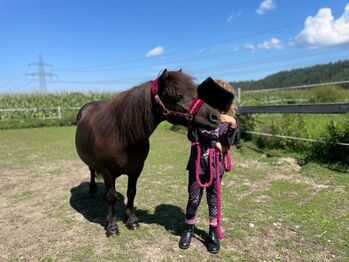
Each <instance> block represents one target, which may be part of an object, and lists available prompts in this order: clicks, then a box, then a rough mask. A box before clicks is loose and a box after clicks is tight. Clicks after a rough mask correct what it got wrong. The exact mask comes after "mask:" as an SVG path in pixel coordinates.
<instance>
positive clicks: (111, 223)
mask: <svg viewBox="0 0 349 262" xmlns="http://www.w3.org/2000/svg"><path fill="white" fill-rule="evenodd" d="M101 174H102V176H103V179H104V184H105V195H106V198H107V202H108V215H107V222H108V225H107V226H106V230H107V232H106V234H107V237H110V236H116V235H118V234H119V230H118V226H117V224H116V214H115V203H116V192H115V177H114V176H113V175H112V174H111V173H110V172H109V171H108V170H106V169H104V170H102V171H101Z"/></svg>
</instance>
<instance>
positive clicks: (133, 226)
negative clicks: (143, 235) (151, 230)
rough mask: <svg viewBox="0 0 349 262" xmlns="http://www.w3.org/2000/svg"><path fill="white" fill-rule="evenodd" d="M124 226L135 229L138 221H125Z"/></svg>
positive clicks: (137, 226)
mask: <svg viewBox="0 0 349 262" xmlns="http://www.w3.org/2000/svg"><path fill="white" fill-rule="evenodd" d="M126 227H127V228H128V229H129V230H135V229H137V228H139V223H138V221H135V222H132V223H126Z"/></svg>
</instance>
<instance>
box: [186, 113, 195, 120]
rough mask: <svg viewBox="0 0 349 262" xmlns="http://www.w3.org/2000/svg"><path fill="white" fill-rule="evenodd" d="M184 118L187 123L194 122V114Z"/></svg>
mask: <svg viewBox="0 0 349 262" xmlns="http://www.w3.org/2000/svg"><path fill="white" fill-rule="evenodd" d="M184 116H185V119H186V120H187V121H193V118H194V116H193V115H192V114H185V115H184Z"/></svg>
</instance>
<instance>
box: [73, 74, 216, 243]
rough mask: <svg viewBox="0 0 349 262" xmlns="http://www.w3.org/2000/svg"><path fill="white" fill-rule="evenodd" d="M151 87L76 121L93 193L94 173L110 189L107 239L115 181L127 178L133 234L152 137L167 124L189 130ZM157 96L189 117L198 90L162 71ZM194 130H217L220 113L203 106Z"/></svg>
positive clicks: (84, 111)
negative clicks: (136, 203)
mask: <svg viewBox="0 0 349 262" xmlns="http://www.w3.org/2000/svg"><path fill="white" fill-rule="evenodd" d="M151 88H152V82H151V81H149V82H146V83H144V84H142V85H139V86H136V87H134V88H132V89H130V90H128V91H125V92H122V93H120V94H118V95H117V96H115V97H114V98H113V99H111V100H110V101H97V102H90V103H88V104H86V105H84V106H83V107H82V108H81V109H80V111H79V113H78V117H77V130H76V140H75V143H76V149H77V152H78V154H79V156H80V158H81V159H82V161H83V162H85V164H86V165H87V166H88V167H89V168H90V171H91V182H90V193H92V194H93V193H95V192H96V190H97V186H96V183H95V174H96V172H97V173H98V174H101V175H102V177H103V179H104V183H105V186H106V198H107V202H108V209H109V210H108V216H107V221H108V225H107V227H106V231H107V236H111V235H116V234H117V233H118V228H117V224H116V214H115V203H116V192H115V179H116V178H117V177H119V176H120V175H122V174H126V175H127V176H128V188H127V205H126V210H125V217H124V218H125V221H126V225H127V227H128V228H129V229H135V228H137V227H138V226H139V223H138V219H137V217H136V216H135V213H134V198H135V196H136V185H137V180H138V177H139V175H140V174H141V171H142V169H143V165H144V161H145V159H146V158H147V156H148V152H149V137H150V135H151V134H152V133H153V131H154V130H155V128H156V127H157V125H158V124H159V123H160V122H161V121H163V120H165V119H166V120H168V121H169V122H171V123H173V124H179V125H184V126H187V123H188V120H187V119H185V118H184V117H181V116H176V115H171V116H170V115H164V114H163V111H162V110H161V108H160V106H159V105H158V104H157V103H156V101H155V99H154V96H153V94H152V91H151ZM158 95H159V97H160V99H161V100H162V102H163V104H164V106H165V107H166V108H167V109H168V110H172V111H175V112H182V113H186V112H187V111H188V107H189V105H190V104H191V102H192V100H193V99H194V98H196V96H197V88H196V86H195V84H194V83H193V79H192V77H190V76H189V75H187V74H184V73H183V72H182V71H181V70H180V71H176V72H169V71H167V70H164V72H163V73H162V74H161V76H160V77H159V78H158ZM191 124H192V125H193V126H200V127H204V128H206V129H208V130H211V129H214V128H216V127H217V126H218V124H219V112H218V111H216V110H215V109H213V108H211V107H209V106H208V105H206V104H203V105H202V107H201V108H200V110H199V112H198V113H197V114H196V116H195V117H194V119H193V121H192V122H191Z"/></svg>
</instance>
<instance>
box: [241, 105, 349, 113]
mask: <svg viewBox="0 0 349 262" xmlns="http://www.w3.org/2000/svg"><path fill="white" fill-rule="evenodd" d="M238 113H239V114H345V113H349V103H328V104H302V105H274V106H240V107H238Z"/></svg>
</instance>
